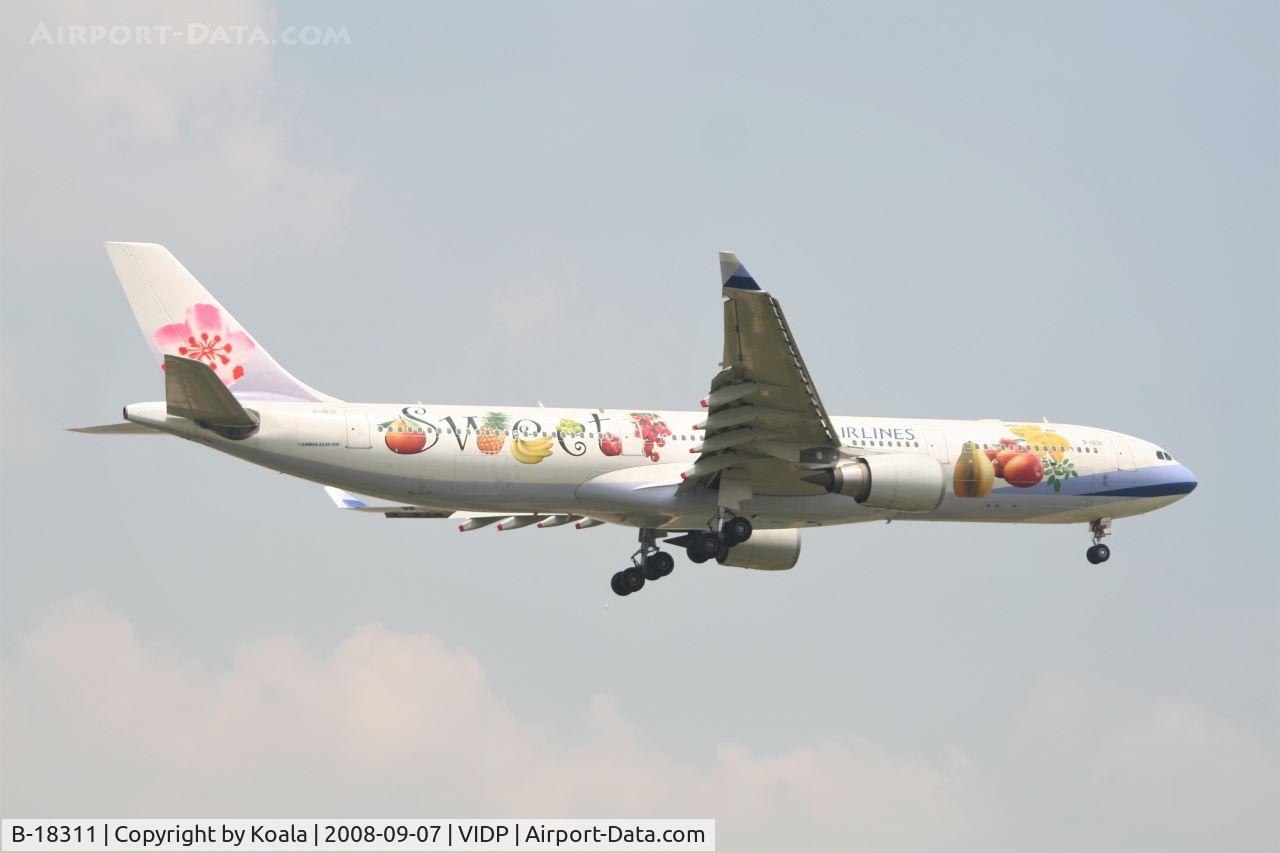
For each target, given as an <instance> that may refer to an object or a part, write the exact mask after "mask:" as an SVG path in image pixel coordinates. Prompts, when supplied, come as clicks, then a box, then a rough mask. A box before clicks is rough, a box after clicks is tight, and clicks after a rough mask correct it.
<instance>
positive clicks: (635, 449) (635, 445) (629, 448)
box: [605, 418, 644, 456]
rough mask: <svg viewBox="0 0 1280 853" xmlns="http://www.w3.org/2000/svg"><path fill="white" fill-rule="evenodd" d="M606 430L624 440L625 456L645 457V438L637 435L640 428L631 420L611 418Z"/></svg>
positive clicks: (623, 451) (607, 422)
mask: <svg viewBox="0 0 1280 853" xmlns="http://www.w3.org/2000/svg"><path fill="white" fill-rule="evenodd" d="M605 430H606V434H609V433H612V434H613V435H616V436H618V438H620V439H621V440H622V455H623V456H643V455H644V438H642V437H641V436H638V435H636V432H637V430H638V428H637V427H636V424H635V422H634V421H632V420H631V418H610V419H609V420H607V421H605Z"/></svg>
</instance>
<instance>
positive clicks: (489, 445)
mask: <svg viewBox="0 0 1280 853" xmlns="http://www.w3.org/2000/svg"><path fill="white" fill-rule="evenodd" d="M508 423H510V418H508V417H507V413H506V412H490V413H489V414H487V415H485V416H484V424H483V425H482V426H481V427H480V429H479V433H478V435H477V436H476V447H478V448H479V449H480V452H481V453H487V454H489V455H490V456H493V455H494V454H496V453H498V452H499V451H500V450H502V445H503V444H504V443H505V442H506V440H507V424H508Z"/></svg>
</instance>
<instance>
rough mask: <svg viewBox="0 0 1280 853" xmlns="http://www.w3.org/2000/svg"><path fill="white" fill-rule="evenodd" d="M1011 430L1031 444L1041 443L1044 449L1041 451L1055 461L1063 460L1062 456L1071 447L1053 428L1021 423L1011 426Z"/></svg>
mask: <svg viewBox="0 0 1280 853" xmlns="http://www.w3.org/2000/svg"><path fill="white" fill-rule="evenodd" d="M1009 432H1011V433H1013V434H1014V435H1016V436H1017V437H1018V438H1021V439H1023V440H1024V441H1026V443H1027V444H1029V445H1031V446H1033V447H1034V446H1035V445H1037V444H1038V445H1040V446H1041V447H1043V448H1044V450H1041V451H1039V452H1040V453H1048V454H1049V455H1050V456H1052V457H1053V461H1054V462H1061V461H1062V457H1063V456H1064V455H1066V452H1067V451H1068V450H1070V449H1071V445H1070V444H1069V443H1068V442H1067V440H1066V439H1065V438H1063V437H1062V436H1060V435H1058V434H1057V433H1056V432H1054V431H1052V430H1044V429H1041V428H1040V427H1038V426H1036V425H1035V424H1020V425H1018V426H1011V427H1009Z"/></svg>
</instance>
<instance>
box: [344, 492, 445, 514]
mask: <svg viewBox="0 0 1280 853" xmlns="http://www.w3.org/2000/svg"><path fill="white" fill-rule="evenodd" d="M324 490H325V493H326V494H328V495H329V499H330V500H332V501H333V505H334V506H336V507H337V508H338V509H354V510H356V511H357V512H376V513H379V514H381V515H385V516H386V517H387V518H448V517H449V516H450V515H451V514H452V513H451V512H450V511H449V510H444V511H441V510H438V509H429V508H428V507H425V506H414V505H413V504H371V503H369V502H368V501H366V500H364V499H363V498H358V497H356V496H355V495H353V494H351V493H350V492H344V491H343V490H342V489H338V488H334V487H333V486H325V487H324Z"/></svg>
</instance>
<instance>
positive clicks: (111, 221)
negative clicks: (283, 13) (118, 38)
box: [4, 0, 356, 249]
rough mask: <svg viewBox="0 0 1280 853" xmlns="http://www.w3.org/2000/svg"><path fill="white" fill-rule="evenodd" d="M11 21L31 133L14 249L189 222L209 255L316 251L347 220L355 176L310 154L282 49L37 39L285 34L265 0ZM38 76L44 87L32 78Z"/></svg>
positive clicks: (14, 200)
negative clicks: (265, 246)
mask: <svg viewBox="0 0 1280 853" xmlns="http://www.w3.org/2000/svg"><path fill="white" fill-rule="evenodd" d="M5 17H6V26H7V27H8V29H9V32H10V34H11V39H12V41H13V42H17V43H11V44H10V46H9V48H8V49H7V51H6V54H7V55H6V59H5V68H6V75H5V76H6V78H7V83H6V84H5V88H6V92H5V96H6V100H7V101H8V103H7V104H6V106H7V108H8V110H9V112H10V115H12V116H18V115H21V116H22V127H23V130H22V132H16V133H11V134H7V135H6V137H5V142H4V151H5V160H6V162H7V163H8V164H9V165H10V168H8V169H6V172H5V192H6V199H5V207H6V227H7V229H8V231H9V234H8V235H7V239H8V240H9V241H10V242H12V243H14V244H17V245H26V246H32V245H35V246H45V245H46V244H47V243H49V242H50V241H57V242H58V243H59V244H62V245H66V242H67V240H68V238H69V237H71V236H74V238H76V239H79V238H80V237H81V236H82V234H83V235H84V236H85V237H86V238H87V237H88V236H89V235H92V237H93V239H95V240H101V239H117V240H123V239H134V240H137V239H147V240H163V239H164V235H165V234H166V233H171V232H172V230H173V227H174V224H175V223H181V225H182V229H183V231H182V233H184V234H186V233H190V234H194V235H198V240H200V241H202V242H203V243H204V244H207V246H208V247H211V248H213V247H219V246H220V247H223V248H224V249H225V247H226V246H227V245H237V244H238V245H241V246H244V245H246V244H248V245H256V244H259V243H262V242H279V243H284V244H289V245H295V246H297V247H298V248H301V249H308V248H315V247H317V246H321V245H323V244H324V243H326V242H327V241H329V240H331V239H333V238H334V237H335V236H336V235H337V233H338V232H339V230H340V229H341V227H342V226H343V224H344V222H345V218H346V215H347V208H348V201H349V196H350V193H351V190H352V188H353V187H354V185H355V181H356V176H355V175H354V174H353V173H351V172H344V171H339V170H335V169H332V168H326V167H324V166H321V165H316V164H311V163H308V162H306V161H305V160H304V159H303V158H302V157H301V156H300V154H299V152H298V148H299V145H298V143H299V142H300V141H301V140H303V139H304V138H305V134H306V127H305V126H304V125H303V124H302V123H301V122H299V121H298V120H297V119H296V118H295V117H294V116H293V115H291V114H290V112H289V111H288V106H287V105H288V99H287V97H285V96H284V95H283V94H282V92H281V91H280V90H281V84H280V81H279V80H278V78H277V74H276V70H275V54H274V53H273V49H272V48H271V47H269V46H252V45H234V46H214V45H210V44H207V43H206V44H187V43H185V41H183V40H182V39H177V38H173V39H169V40H167V42H166V43H165V44H164V45H159V44H151V45H146V44H129V45H111V44H98V45H80V46H75V45H68V44H63V45H49V44H39V43H37V44H28V43H26V42H27V41H28V40H29V37H30V34H32V33H34V32H35V31H36V27H37V25H39V24H42V25H44V27H45V28H46V29H47V30H49V31H53V32H56V31H57V28H58V27H60V26H63V27H65V26H68V25H90V24H103V25H123V26H127V27H171V28H173V29H174V30H176V31H184V32H185V30H186V28H187V26H188V25H189V24H192V23H201V24H205V25H207V26H209V27H210V28H214V27H219V26H221V27H233V26H235V27H239V26H245V27H261V28H263V30H264V31H266V32H268V33H275V32H277V31H278V26H277V23H276V19H275V13H274V12H272V11H271V10H270V9H269V8H268V7H267V5H266V4H265V3H263V2H253V0H246V2H238V3H213V4H195V5H191V6H187V5H174V4H166V3H160V2H154V3H153V2H143V3H132V4H125V5H119V4H116V5H111V6H102V5H96V4H89V3H65V4H56V5H53V4H50V5H35V4H30V5H17V4H11V5H10V6H9V7H8V11H7V13H6V16H5ZM296 49H301V50H325V49H328V50H340V49H342V48H341V47H329V48H322V47H314V48H296ZM33 79H35V80H39V81H40V85H39V86H28V85H26V84H25V83H24V82H23V81H27V80H33ZM50 223H57V224H58V227H57V228H51V227H49V225H50ZM192 242H193V241H191V240H186V241H185V243H184V245H188V247H190V245H191V244H192ZM201 248H204V246H203V245H202V246H201Z"/></svg>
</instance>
